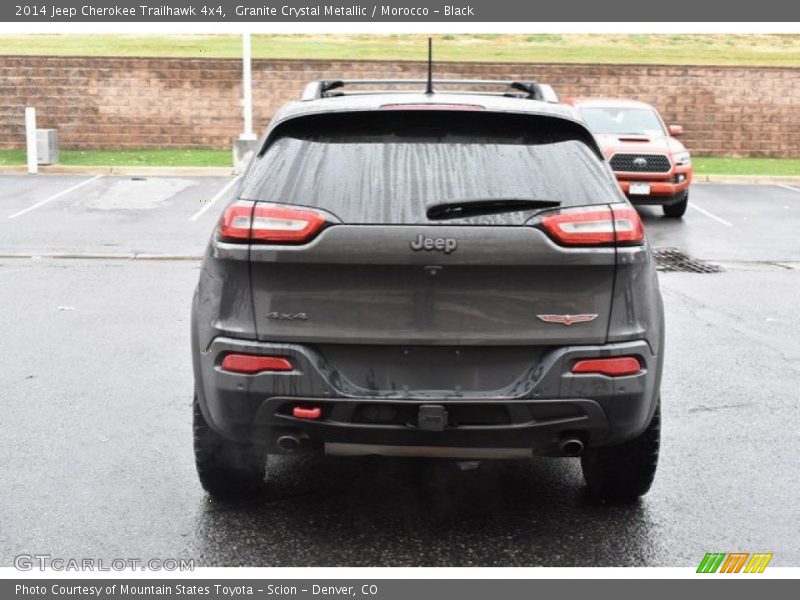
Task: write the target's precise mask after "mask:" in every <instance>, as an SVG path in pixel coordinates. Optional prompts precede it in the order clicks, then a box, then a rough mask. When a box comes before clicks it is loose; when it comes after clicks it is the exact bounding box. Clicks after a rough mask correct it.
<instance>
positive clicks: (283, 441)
mask: <svg viewBox="0 0 800 600" xmlns="http://www.w3.org/2000/svg"><path fill="white" fill-rule="evenodd" d="M277 444H278V448H280V449H281V450H285V451H286V452H294V451H295V450H297V449H298V448H299V447H300V440H299V439H298V438H297V437H296V436H293V435H282V436H281V437H279V438H278V440H277Z"/></svg>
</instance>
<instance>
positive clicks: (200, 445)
mask: <svg viewBox="0 0 800 600" xmlns="http://www.w3.org/2000/svg"><path fill="white" fill-rule="evenodd" d="M193 433H194V460H195V466H196V467H197V476H198V478H199V479H200V484H201V485H202V486H203V489H205V490H206V491H207V492H208V493H209V494H211V495H212V496H214V497H217V498H235V497H246V496H254V495H257V494H258V493H259V492H261V491H262V490H263V489H264V475H265V472H266V452H265V451H263V450H262V449H260V448H259V447H258V446H254V445H252V444H238V443H236V442H232V441H230V440H228V439H225V438H224V437H222V436H221V435H219V434H218V433H217V432H215V431H214V430H213V429H211V427H209V426H208V423H207V422H206V420H205V417H203V413H202V411H201V410H200V403H199V402H198V400H197V394H196V393H195V396H194V424H193Z"/></svg>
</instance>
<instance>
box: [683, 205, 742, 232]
mask: <svg viewBox="0 0 800 600" xmlns="http://www.w3.org/2000/svg"><path fill="white" fill-rule="evenodd" d="M689 208H693V209H695V210H696V211H697V212H699V213H702V214H704V215H705V216H707V217H708V218H709V219H714V220H715V221H717V222H719V223H722V224H723V225H725V226H726V227H733V223H729V222H728V221H726V220H725V219H723V218H722V217H718V216H717V215H715V214H713V213H710V212H708V211H707V210H706V209H705V208H700V207H699V206H697V204H694V203H692V202H689Z"/></svg>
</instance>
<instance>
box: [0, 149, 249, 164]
mask: <svg viewBox="0 0 800 600" xmlns="http://www.w3.org/2000/svg"><path fill="white" fill-rule="evenodd" d="M59 161H60V164H62V165H75V166H87V167H96V166H101V167H123V166H124V167H230V166H231V165H232V161H233V156H232V153H231V151H230V150H210V149H205V148H199V149H196V148H179V149H164V150H61V151H60V152H59ZM22 164H25V153H24V152H23V151H22V150H0V165H22Z"/></svg>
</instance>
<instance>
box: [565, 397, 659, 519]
mask: <svg viewBox="0 0 800 600" xmlns="http://www.w3.org/2000/svg"><path fill="white" fill-rule="evenodd" d="M660 438H661V407H660V405H659V406H657V407H656V411H655V413H653V418H652V419H651V420H650V424H649V425H648V426H647V429H645V430H644V431H643V432H642V433H641V434H640V435H639V436H637V437H635V438H633V439H631V440H628V441H627V442H624V443H622V444H619V445H617V446H607V447H602V448H590V449H589V450H587V451H586V452H585V453H584V455H583V456H582V457H581V467H582V469H583V478H584V480H585V481H586V486H587V488H588V491H589V494H590V495H591V496H592V497H593V498H595V499H597V500H603V501H610V502H622V503H627V502H634V501H636V500H637V499H638V498H639V497H640V496H644V495H645V494H646V493H647V491H648V490H649V489H650V486H651V485H652V483H653V478H654V477H655V474H656V466H657V465H658V449H659V443H660Z"/></svg>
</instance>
